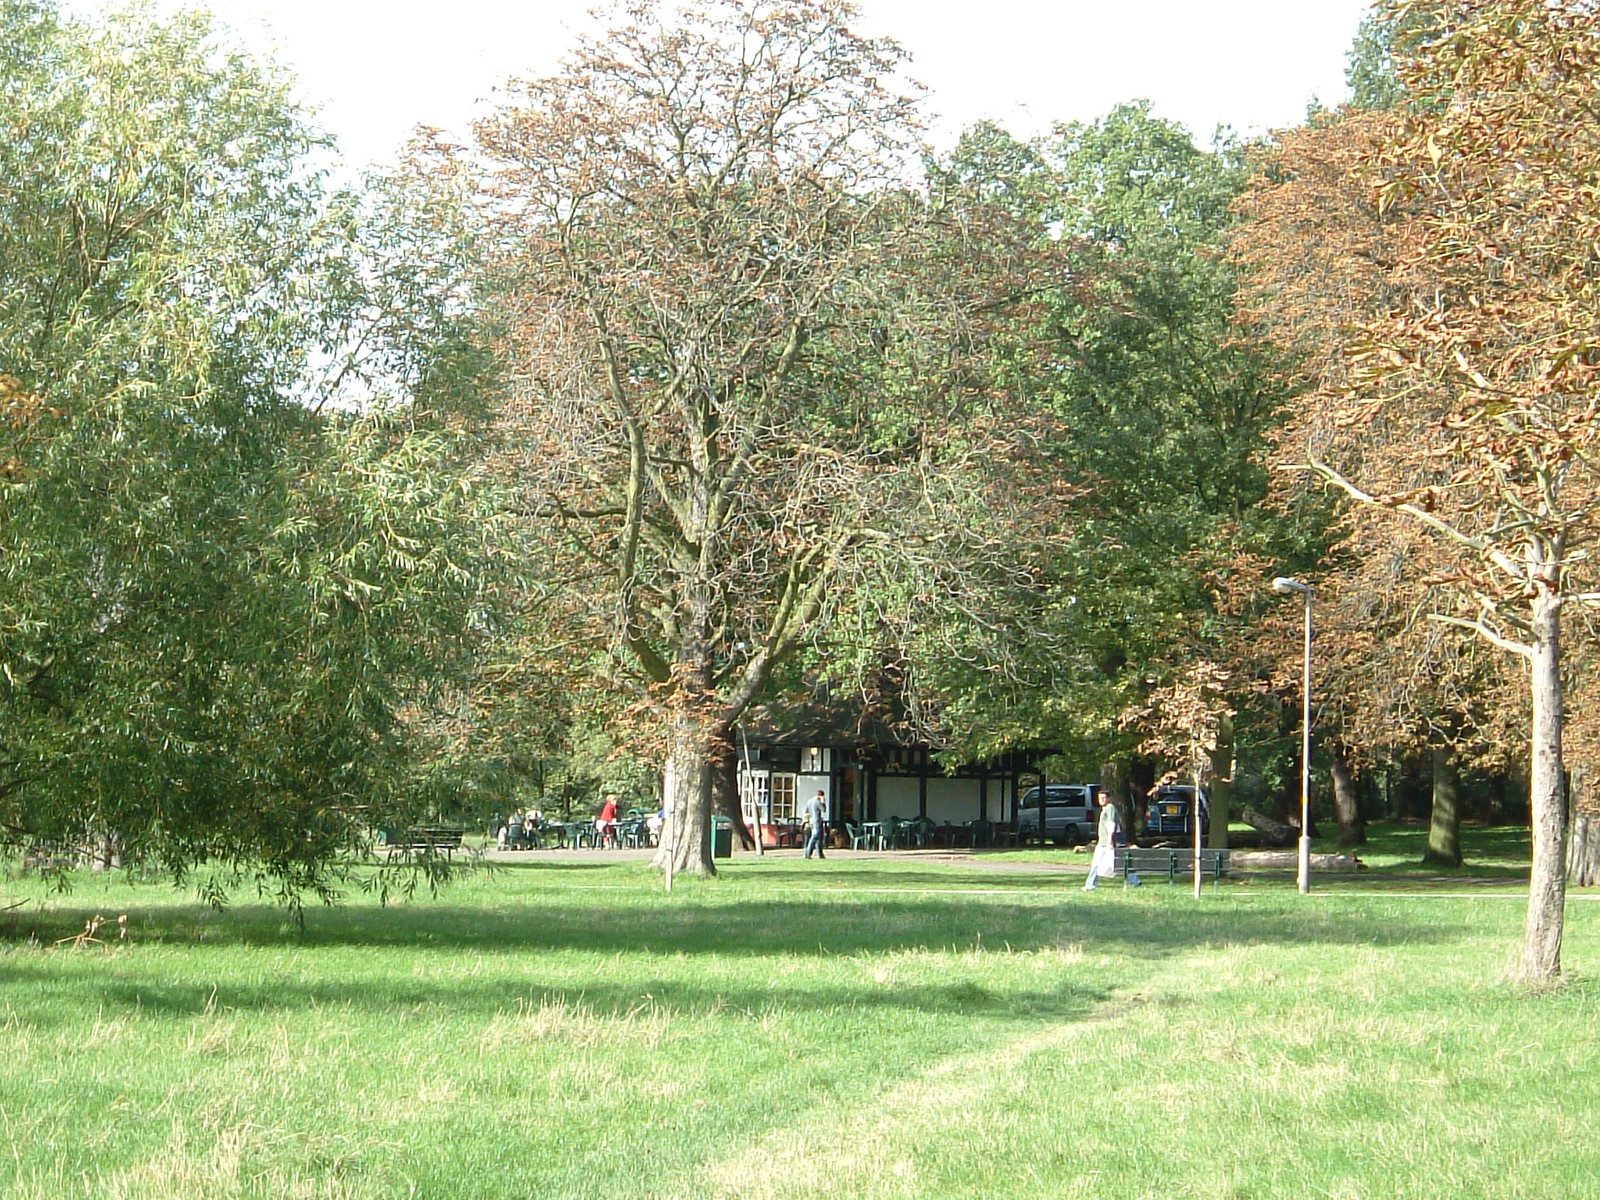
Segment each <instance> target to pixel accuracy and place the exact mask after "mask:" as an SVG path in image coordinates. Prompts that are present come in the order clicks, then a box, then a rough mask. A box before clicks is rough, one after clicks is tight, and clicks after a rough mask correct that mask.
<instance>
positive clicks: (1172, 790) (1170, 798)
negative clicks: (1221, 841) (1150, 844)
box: [1144, 783, 1211, 838]
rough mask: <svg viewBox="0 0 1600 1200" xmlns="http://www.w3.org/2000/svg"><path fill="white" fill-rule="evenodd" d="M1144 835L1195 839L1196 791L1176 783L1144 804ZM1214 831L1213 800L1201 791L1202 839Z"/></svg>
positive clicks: (1188, 785) (1163, 789)
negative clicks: (1212, 821) (1212, 818)
mask: <svg viewBox="0 0 1600 1200" xmlns="http://www.w3.org/2000/svg"><path fill="white" fill-rule="evenodd" d="M1144 828H1145V832H1146V833H1147V834H1149V835H1151V836H1152V837H1184V836H1187V837H1191V838H1192V837H1193V836H1194V788H1193V786H1192V785H1190V784H1186V783H1175V784H1170V785H1168V786H1167V787H1164V788H1162V789H1161V790H1160V791H1158V792H1157V793H1156V794H1155V795H1154V796H1152V797H1150V800H1149V802H1148V803H1146V805H1145V809H1144ZM1210 832H1211V800H1210V797H1208V796H1207V795H1206V793H1205V789H1204V788H1201V789H1200V836H1201V837H1205V836H1207V835H1208V834H1209V833H1210Z"/></svg>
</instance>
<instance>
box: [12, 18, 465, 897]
mask: <svg viewBox="0 0 1600 1200" xmlns="http://www.w3.org/2000/svg"><path fill="white" fill-rule="evenodd" d="M0 35H3V36H0V63H3V64H4V66H5V70H4V72H3V82H0V94H3V95H4V117H3V118H0V119H3V120H4V121H5V123H6V129H7V136H6V137H5V138H0V177H3V178H4V179H5V180H6V185H5V187H3V188H0V463H3V464H4V466H3V467H0V842H3V843H6V844H21V845H28V844H32V843H35V842H38V841H43V842H47V843H50V844H53V845H56V846H74V847H77V846H83V845H85V843H86V839H89V838H95V839H114V840H115V841H116V842H117V843H118V844H120V846H121V847H122V848H123V850H124V851H125V852H126V853H127V854H129V855H139V856H141V857H143V858H144V859H145V860H146V861H150V862H156V863H161V864H164V865H166V866H169V867H171V868H173V869H175V870H185V869H188V868H191V867H194V866H195V865H197V864H200V863H203V862H206V861H208V860H209V861H212V862H217V863H222V864H226V865H228V866H230V867H235V868H238V870H239V871H242V872H245V873H256V874H259V875H262V876H264V877H265V878H266V880H268V881H276V882H277V883H279V884H281V885H283V887H284V888H285V889H286V891H287V892H288V893H289V894H290V895H292V894H293V893H294V892H295V891H296V890H297V889H302V888H307V887H309V888H313V889H316V888H322V887H325V886H326V885H327V884H328V880H329V870H330V868H333V869H334V870H337V864H338V862H339V859H340V856H341V855H342V854H343V852H344V851H346V850H348V849H350V848H352V847H353V846H356V845H359V844H360V843H361V841H362V839H363V837H364V835H365V830H366V822H367V820H368V819H369V818H370V817H373V816H374V815H375V814H376V812H377V811H378V810H377V808H376V807H373V806H383V807H387V806H388V805H389V803H390V802H391V801H393V802H397V803H398V801H399V798H400V793H401V792H402V791H403V790H404V789H403V788H402V786H401V785H402V783H403V781H404V778H405V775H406V771H407V769H408V766H409V764H410V762H411V760H412V755H411V751H412V749H413V748H414V746H415V744H416V743H415V741H414V739H413V738H412V736H411V735H412V733H413V732H414V731H415V729H416V727H417V726H418V725H419V724H420V718H421V714H422V713H423V712H424V711H425V709H426V706H427V702H428V697H429V694H430V691H431V690H432V688H433V687H434V685H435V684H436V683H437V682H438V681H439V680H440V679H441V678H442V677H443V676H444V675H445V674H446V673H447V668H448V666H449V665H450V664H451V660H452V659H454V658H455V657H456V655H457V654H458V652H460V651H461V650H463V649H466V648H468V647H469V646H470V642H471V636H470V627H469V621H470V619H471V615H472V613H473V610H474V608H475V607H476V606H477V603H478V601H477V597H476V585H475V581H474V579H473V577H472V573H471V571H470V570H468V569H467V565H468V560H469V559H470V557H471V554H472V553H473V552H472V550H471V549H470V548H469V546H470V543H468V542H466V541H460V540H453V536H454V535H455V534H459V533H462V532H463V531H464V530H465V529H466V528H468V527H469V526H470V525H473V524H476V523H477V521H478V514H477V513H476V512H475V511H474V508H475V506H474V494H473V490H472V488H471V487H470V486H466V485H464V483H463V477H462V475H461V473H460V472H459V471H458V470H456V469H455V468H456V467H457V466H458V465H459V463H460V460H456V461H455V462H452V460H451V454H450V443H451V439H450V437H449V436H448V435H447V434H446V433H444V432H443V431H442V430H441V428H440V427H439V423H437V422H431V421H429V420H428V418H427V416H426V414H425V413H423V412H422V411H421V408H420V406H419V405H416V404H407V405H404V406H402V407H403V408H404V411H403V414H402V415H400V416H396V415H393V414H390V415H387V416H385V415H382V414H376V413H375V414H374V415H372V416H371V417H370V418H369V417H364V416H357V415H356V414H354V413H353V412H351V411H349V410H348V408H341V409H340V411H339V412H338V413H337V415H332V414H325V415H322V416H318V415H317V413H316V411H315V408H316V404H315V401H317V400H318V399H324V398H326V397H327V396H328V395H330V394H332V393H331V388H332V385H331V384H329V385H328V387H329V389H330V390H327V391H324V390H320V389H321V388H322V386H323V385H322V383H321V382H319V376H320V372H319V370H317V369H315V368H317V367H320V366H322V365H325V364H326V363H329V362H332V361H333V357H332V352H333V351H334V350H335V349H338V350H339V351H340V352H341V353H343V354H344V355H345V356H346V357H347V358H348V357H349V356H351V355H354V354H355V353H356V352H355V350H354V349H353V348H354V347H356V346H358V345H363V344H364V345H366V346H367V347H368V350H369V351H370V353H369V354H368V355H367V357H368V358H369V359H372V358H373V356H374V355H377V354H378V351H379V350H380V349H382V350H383V353H384V354H386V355H387V356H388V357H389V358H390V360H391V361H389V362H388V363H386V364H380V363H377V362H376V361H375V360H374V361H370V362H369V363H368V366H371V367H374V368H376V367H378V366H382V367H383V368H384V370H383V372H382V373H384V374H386V375H387V376H389V377H390V378H391V379H393V380H395V381H397V383H396V386H398V387H403V388H405V389H406V396H405V397H404V398H405V399H409V400H414V399H415V398H416V396H417V394H418V386H413V385H419V386H420V375H421V374H423V373H424V368H423V367H422V366H420V365H417V364H420V363H421V362H422V358H423V356H421V355H420V354H413V355H410V356H409V357H408V356H406V355H402V354H400V353H399V350H400V348H401V344H402V341H403V340H404V339H403V337H402V335H401V334H399V333H396V332H394V331H390V332H379V333H378V334H375V335H374V336H373V337H370V338H363V336H362V335H363V332H365V331H364V330H363V329H362V328H360V327H361V326H364V325H368V326H370V325H371V324H372V323H373V321H374V318H373V309H374V305H375V304H381V300H380V297H379V289H378V288H377V287H376V281H375V278H374V276H375V272H373V271H372V270H371V269H370V267H371V264H372V263H373V261H374V258H373V256H372V255H371V254H370V253H369V252H368V247H366V246H364V245H363V243H362V238H363V237H364V236H365V234H364V233H362V229H363V228H364V227H365V226H366V225H367V224H370V222H367V221H365V220H357V219H353V218H351V219H347V217H349V214H348V213H345V214H340V213H338V212H337V211H336V210H335V208H334V206H333V205H332V204H331V203H330V201H329V198H328V197H327V196H326V194H325V193H324V191H323V188H322V185H321V181H320V179H319V176H318V173H317V171H316V170H315V168H314V167H313V165H312V163H311V157H312V155H313V154H314V153H315V152H317V151H318V149H319V148H320V147H321V145H322V142H321V139H320V137H319V136H318V134H317V133H316V132H315V130H314V129H313V128H312V127H311V125H310V124H309V122H308V120H307V117H306V115H305V113H304V112H302V111H301V109H300V108H299V107H298V106H297V105H296V103H295V101H294V99H293V93H292V86H291V81H290V80H289V79H288V78H287V77H286V76H285V75H284V74H283V73H281V72H280V71H278V70H276V69H274V68H273V67H272V66H271V65H270V64H265V63H262V62H259V61H256V60H254V59H252V58H250V57H249V56H247V55H244V54H242V53H240V52H239V51H237V50H236V49H235V48H233V47H232V46H230V45H229V44H228V43H227V42H226V40H224V39H222V38H219V37H218V36H216V34H215V33H214V32H213V30H212V29H211V27H210V26H209V24H208V22H207V20H206V19H205V18H204V17H203V16H201V15H198V14H194V13H188V14H182V15H179V16H176V17H174V18H172V19H171V20H163V19H160V18H158V17H156V16H154V15H152V14H151V13H150V12H149V11H148V10H146V9H139V10H135V11H133V12H132V13H129V14H123V15H113V16H109V17H106V18H104V19H101V20H92V21H91V20H79V19H74V18H71V17H67V16H64V15H62V14H61V13H60V12H59V11H58V10H57V8H56V7H55V6H54V5H52V4H49V3H43V2H38V3H27V2H25V3H16V4H10V3H8V4H6V5H5V6H4V7H3V8H0ZM408 309H409V310H410V312H411V314H412V316H413V318H415V315H416V314H415V305H408ZM429 336H430V339H431V335H429ZM421 340H422V338H421V337H420V335H419V337H418V338H416V339H414V342H420V341H421ZM380 344H381V345H380ZM314 351H321V353H320V354H314V353H313V352H314ZM435 358H436V356H435ZM402 360H404V361H402ZM429 361H433V360H432V359H430V360H429ZM407 363H410V364H412V366H408V365H407ZM413 368H415V369H413ZM339 373H340V374H341V375H342V376H343V377H344V379H345V381H346V383H348V382H349V381H350V380H351V379H352V378H353V377H354V375H355V374H357V373H358V372H357V370H356V369H355V367H354V366H353V365H351V364H350V363H348V362H347V363H345V364H344V366H343V368H342V369H341V370H340V372H339ZM374 377H375V374H374ZM403 377H404V378H403ZM345 398H346V399H348V398H349V393H348V392H346V393H345ZM365 398H366V399H367V400H368V401H371V400H372V399H374V394H373V393H372V392H371V391H369V392H368V393H367V395H366V397H365ZM330 407H337V406H330Z"/></svg>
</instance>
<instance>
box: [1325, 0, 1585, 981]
mask: <svg viewBox="0 0 1600 1200" xmlns="http://www.w3.org/2000/svg"><path fill="white" fill-rule="evenodd" d="M1393 12H1394V14H1395V15H1396V17H1397V18H1401V17H1405V16H1408V15H1411V14H1418V15H1420V16H1421V17H1422V18H1423V19H1424V20H1425V21H1426V22H1427V24H1426V32H1425V35H1424V36H1422V37H1420V38H1419V40H1418V42H1417V43H1416V44H1415V45H1414V46H1413V47H1411V48H1410V49H1409V50H1408V51H1407V52H1406V53H1404V54H1403V55H1402V56H1401V57H1400V59H1399V61H1398V64H1397V68H1398V74H1399V78H1400V80H1401V82H1402V83H1403V84H1404V85H1405V87H1406V88H1407V90H1408V91H1409V92H1410V93H1411V95H1412V96H1413V97H1414V103H1413V105H1412V106H1411V108H1410V109H1409V110H1408V111H1407V112H1406V113H1405V114H1404V115H1403V117H1396V118H1390V119H1389V120H1390V121H1391V123H1390V124H1388V125H1387V126H1385V127H1384V128H1383V130H1382V131H1381V132H1380V133H1379V135H1378V136H1377V137H1375V138H1374V139H1373V140H1372V141H1371V142H1370V143H1369V144H1368V146H1367V147H1366V148H1365V149H1364V150H1363V151H1362V153H1361V154H1360V156H1359V160H1358V162H1357V163H1356V164H1355V170H1354V173H1353V175H1352V178H1353V179H1354V180H1355V181H1357V183H1358V185H1361V186H1367V187H1370V188H1372V189H1373V190H1374V194H1375V196H1376V200H1377V202H1376V210H1377V213H1378V214H1379V216H1380V217H1381V218H1382V219H1383V220H1384V222H1385V223H1386V227H1387V233H1388V237H1389V242H1390V245H1392V247H1393V249H1394V257H1393V258H1392V259H1390V260H1389V262H1388V263H1387V264H1386V263H1384V262H1382V261H1378V262H1374V263H1373V264H1372V265H1371V268H1370V269H1372V270H1376V271H1378V272H1380V273H1381V274H1382V275H1383V276H1384V283H1385V286H1386V287H1387V289H1388V293H1389V296H1390V297H1391V301H1390V303H1389V304H1388V305H1386V306H1385V308H1384V309H1382V310H1378V311H1371V310H1369V311H1368V312H1366V313H1365V314H1363V316H1362V319H1361V320H1360V321H1359V322H1357V329H1358V333H1357V335H1356V336H1354V337H1352V338H1349V339H1347V340H1346V341H1345V342H1344V347H1345V350H1344V355H1343V361H1344V365H1345V368H1346V370H1347V372H1348V373H1347V375H1346V376H1345V378H1344V379H1342V380H1339V381H1338V386H1337V387H1336V388H1335V389H1329V390H1328V391H1326V392H1325V393H1324V395H1323V396H1322V399H1321V403H1320V404H1319V405H1317V406H1313V411H1312V412H1311V413H1309V414H1308V418H1309V419H1308V422H1307V424H1306V426H1305V427H1304V429H1303V431H1302V439H1301V440H1300V442H1299V444H1300V445H1301V446H1303V447H1304V450H1303V451H1302V454H1303V458H1302V462H1303V463H1305V464H1306V467H1307V469H1309V470H1311V471H1313V472H1314V473H1316V474H1317V475H1318V476H1320V477H1321V478H1323V479H1325V480H1327V481H1328V482H1329V483H1330V485H1331V486H1333V487H1334V488H1336V489H1337V490H1338V491H1339V492H1340V493H1342V494H1343V495H1344V496H1346V497H1347V498H1349V499H1350V500H1352V501H1354V502H1356V503H1357V504H1360V505H1365V506H1370V507H1372V508H1374V509H1375V510H1379V511H1385V512H1388V513H1392V514H1394V515H1395V516H1397V517H1399V518H1402V519H1404V520H1408V521H1411V522H1415V523H1416V524H1417V525H1419V526H1420V527H1422V528H1423V529H1425V530H1427V531H1428V532H1429V533H1430V534H1431V535H1433V536H1434V537H1435V538H1436V539H1437V544H1438V548H1439V550H1440V552H1441V555H1442V557H1443V558H1444V559H1445V569H1443V570H1439V571H1434V572H1432V573H1431V574H1430V576H1429V578H1428V582H1429V583H1430V584H1433V585H1436V586H1437V587H1439V588H1443V589H1448V593H1449V596H1450V598H1451V600H1452V601H1453V604H1452V606H1450V607H1449V608H1448V609H1447V610H1446V611H1442V612H1438V613H1436V615H1435V619H1437V620H1440V621H1444V622H1446V623H1449V624H1452V625H1455V626H1459V627H1462V628H1465V629H1468V630H1471V631H1472V632H1474V633H1475V634H1477V635H1478V636H1480V637H1482V638H1483V639H1485V640H1486V641H1487V642H1489V643H1491V644H1493V645H1495V646H1498V647H1500V648H1502V649H1504V650H1507V651H1510V652H1512V653H1513V654H1515V655H1517V656H1518V657H1520V658H1521V659H1522V660H1523V661H1524V663H1525V664H1526V667H1527V671H1528V674H1527V676H1526V683H1527V693H1526V694H1527V697H1528V701H1529V730H1530V733H1529V741H1530V758H1531V809H1532V814H1533V837H1534V851H1533V867H1532V875H1531V881H1530V896H1529V905H1528V914H1527V924H1526V932H1525V936H1524V942H1523V952H1522V959H1521V963H1520V966H1519V975H1520V977H1521V978H1523V979H1525V980H1529V981H1535V982H1537V981H1543V980H1548V979H1551V978H1553V977H1555V976H1556V975H1557V974H1559V972H1560V963H1561V958H1560V954H1561V937H1562V929H1563V908H1564V905H1563V901H1564V894H1565V882H1564V863H1563V857H1564V850H1565V844H1564V838H1565V829H1566V819H1565V811H1566V810H1565V795H1564V786H1563V751H1562V743H1563V730H1564V700H1565V692H1566V685H1565V681H1564V679H1563V667H1564V663H1565V659H1564V656H1563V612H1564V609H1565V608H1566V607H1567V606H1568V605H1570V604H1573V603H1588V602H1589V601H1590V600H1591V599H1592V594H1591V593H1590V592H1589V591H1588V590H1586V589H1587V587H1588V584H1587V582H1586V580H1587V571H1588V568H1587V565H1586V564H1587V550H1586V547H1587V545H1588V544H1589V543H1590V542H1592V540H1593V539H1594V537H1595V534H1596V517H1597V510H1596V503H1597V501H1600V492H1597V489H1596V486H1595V485H1596V478H1595V471H1594V466H1593V462H1592V454H1593V446H1594V438H1595V435H1596V429H1597V424H1596V419H1595V417H1596V407H1597V404H1600V401H1597V399H1596V396H1597V393H1596V386H1595V382H1594V372H1593V363H1592V359H1593V355H1594V350H1593V345H1592V330H1593V328H1594V327H1595V324H1596V318H1597V316H1600V311H1597V304H1600V292H1597V289H1596V284H1595V282H1594V278H1593V271H1592V269H1591V266H1590V263H1591V258H1592V251H1591V247H1592V246H1593V245H1594V243H1595V240H1596V235H1597V233H1600V229H1597V227H1596V222H1597V220H1600V217H1597V214H1596V212H1595V210H1594V206H1593V204H1592V203H1591V202H1590V199H1589V197H1590V191H1591V187H1590V180H1591V179H1592V178H1593V176H1594V174H1595V172H1596V171H1597V169H1600V159H1597V157H1596V155H1597V150H1596V147H1600V137H1596V136H1595V132H1596V130H1597V129H1600V92H1597V80H1600V72H1597V67H1600V36H1597V26H1596V21H1595V9H1594V6H1593V4H1592V3H1590V2H1589V0H1556V2H1554V3H1545V2H1544V0H1452V2H1449V3H1441V4H1432V3H1430V4H1427V5H1421V4H1398V5H1395V6H1393ZM1418 280H1425V282H1426V286H1421V287H1419V286H1415V284H1416V282H1417V281H1418ZM1307 439H1309V440H1307ZM1379 445H1382V446H1384V447H1385V449H1386V450H1387V451H1389V454H1390V456H1391V458H1390V459H1389V461H1388V462H1387V463H1386V461H1385V459H1384V457H1383V456H1381V455H1379V454H1377V453H1374V449H1375V447H1377V446H1379ZM1397 450H1398V451H1399V453H1398V455H1395V451H1397ZM1395 461H1398V463H1399V464H1400V465H1401V466H1402V467H1403V468H1404V472H1396V471H1395V470H1393V469H1392V465H1393V463H1394V462H1395ZM1402 474H1404V475H1405V477H1404V478H1402V477H1401V475H1402Z"/></svg>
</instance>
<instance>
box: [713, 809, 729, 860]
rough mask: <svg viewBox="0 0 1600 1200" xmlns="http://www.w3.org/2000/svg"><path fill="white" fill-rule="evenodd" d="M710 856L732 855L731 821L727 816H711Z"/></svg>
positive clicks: (727, 856) (724, 856) (726, 856)
mask: <svg viewBox="0 0 1600 1200" xmlns="http://www.w3.org/2000/svg"><path fill="white" fill-rule="evenodd" d="M711 857H712V858H732V857H733V822H732V821H730V820H728V818H727V817H712V818H711Z"/></svg>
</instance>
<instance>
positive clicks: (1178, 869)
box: [1116, 846, 1232, 887]
mask: <svg viewBox="0 0 1600 1200" xmlns="http://www.w3.org/2000/svg"><path fill="white" fill-rule="evenodd" d="M1231 855H1232V851H1229V850H1211V849H1202V850H1201V851H1200V874H1201V877H1202V878H1204V877H1205V876H1208V875H1209V876H1210V877H1211V884H1212V886H1213V887H1215V886H1217V885H1218V884H1220V883H1221V882H1222V877H1223V876H1224V875H1226V874H1228V871H1229V866H1230V858H1231ZM1130 871H1131V872H1132V873H1133V874H1135V875H1139V876H1144V875H1162V874H1164V875H1166V877H1167V882H1168V883H1177V882H1178V880H1179V878H1183V879H1192V878H1194V849H1193V847H1186V848H1184V849H1181V850H1180V849H1178V848H1177V847H1169V848H1165V849H1162V848H1153V849H1146V848H1144V847H1140V846H1134V847H1131V848H1129V849H1126V850H1118V851H1117V858H1116V872H1117V874H1118V875H1120V876H1122V882H1123V884H1124V886H1126V884H1127V882H1128V873H1129V872H1130Z"/></svg>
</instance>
